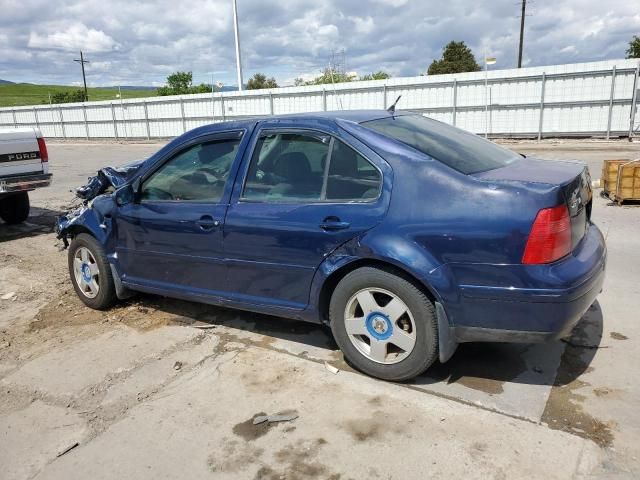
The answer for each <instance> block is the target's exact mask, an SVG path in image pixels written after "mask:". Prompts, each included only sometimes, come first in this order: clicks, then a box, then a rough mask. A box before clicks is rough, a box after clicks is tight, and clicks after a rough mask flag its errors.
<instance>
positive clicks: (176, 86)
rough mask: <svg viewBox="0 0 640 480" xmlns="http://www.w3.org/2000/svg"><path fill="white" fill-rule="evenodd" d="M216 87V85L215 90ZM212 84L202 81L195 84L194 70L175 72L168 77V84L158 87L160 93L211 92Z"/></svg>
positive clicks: (162, 94)
mask: <svg viewBox="0 0 640 480" xmlns="http://www.w3.org/2000/svg"><path fill="white" fill-rule="evenodd" d="M215 90H216V88H215V87H214V91H215ZM209 92H211V85H207V84H206V83H201V84H200V85H193V73H192V72H175V73H172V74H171V75H169V76H168V77H167V85H166V86H164V87H159V88H158V95H161V96H167V95H188V94H191V93H209Z"/></svg>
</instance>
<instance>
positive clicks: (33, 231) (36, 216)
mask: <svg viewBox="0 0 640 480" xmlns="http://www.w3.org/2000/svg"><path fill="white" fill-rule="evenodd" d="M62 214H63V212H62V211H60V210H50V209H48V208H38V207H31V211H30V212H29V218H27V220H25V221H24V222H23V223H19V224H18V225H8V224H6V223H5V222H4V221H2V220H0V242H6V241H8V240H16V239H19V238H28V237H35V236H38V235H45V234H47V233H51V232H53V229H54V226H55V222H56V217H57V216H59V215H62Z"/></svg>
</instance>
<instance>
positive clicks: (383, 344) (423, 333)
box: [329, 267, 438, 381]
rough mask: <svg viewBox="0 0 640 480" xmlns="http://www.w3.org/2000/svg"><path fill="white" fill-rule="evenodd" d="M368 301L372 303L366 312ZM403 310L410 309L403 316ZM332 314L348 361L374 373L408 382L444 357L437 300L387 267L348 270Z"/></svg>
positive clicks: (336, 335)
mask: <svg viewBox="0 0 640 480" xmlns="http://www.w3.org/2000/svg"><path fill="white" fill-rule="evenodd" d="M371 299H373V302H374V303H370V302H371ZM389 299H390V300H389ZM387 301H388V303H386V302H387ZM363 305H365V306H367V305H368V306H367V308H366V311H365V308H363ZM381 305H382V306H381ZM369 307H373V308H372V309H371V308H369ZM405 308H406V310H405ZM367 312H370V313H367ZM399 312H404V313H402V314H401V315H400V316H399V317H398V313H399ZM329 317H330V321H331V331H332V332H333V336H334V338H335V340H336V343H337V344H338V346H339V347H340V349H341V350H342V353H343V354H344V356H345V358H346V360H347V361H348V362H349V363H350V364H351V365H352V366H354V367H355V368H357V369H358V370H360V371H362V372H364V373H366V374H367V375H370V376H372V377H376V378H380V379H382V380H390V381H402V380H408V379H410V378H413V377H415V376H417V375H419V374H421V373H422V372H424V371H425V370H426V369H427V368H429V366H431V364H432V363H433V362H434V361H435V359H436V358H437V356H438V322H437V318H436V313H435V308H434V305H433V303H432V302H431V301H430V300H429V298H427V296H426V295H425V294H424V293H423V292H422V291H421V290H420V289H418V288H416V287H415V286H414V285H413V284H412V283H410V282H408V281H407V280H405V279H404V278H401V277H399V276H397V275H394V274H393V273H390V272H388V271H386V270H382V269H379V268H372V267H363V268H359V269H357V270H354V271H353V272H351V273H349V274H347V275H346V276H345V277H344V278H343V279H342V280H340V282H339V283H338V285H337V286H336V288H335V290H334V292H333V295H332V296H331V303H330V306H329ZM396 317H397V318H396ZM348 330H349V331H348ZM412 342H413V343H412ZM400 346H402V347H403V348H400Z"/></svg>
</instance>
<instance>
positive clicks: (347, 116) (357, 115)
mask: <svg viewBox="0 0 640 480" xmlns="http://www.w3.org/2000/svg"><path fill="white" fill-rule="evenodd" d="M414 114H415V113H414V112H409V111H400V110H398V111H396V112H395V114H394V115H395V116H400V115H414ZM390 116H392V114H391V113H389V112H388V111H387V110H335V111H328V112H310V113H288V114H283V115H268V116H264V117H253V118H252V117H249V118H244V119H241V120H228V121H226V122H219V123H212V124H209V125H206V126H205V127H203V128H207V127H208V128H211V129H212V130H218V129H220V128H227V127H228V126H230V125H233V126H234V127H240V128H243V127H248V126H250V125H253V124H255V123H257V122H263V121H271V120H319V119H321V120H332V121H336V120H344V121H348V122H354V123H362V122H368V121H370V120H377V119H380V118H387V117H390Z"/></svg>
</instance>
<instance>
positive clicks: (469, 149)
mask: <svg viewBox="0 0 640 480" xmlns="http://www.w3.org/2000/svg"><path fill="white" fill-rule="evenodd" d="M361 125H362V126H363V127H366V128H370V129H371V130H375V131H376V132H378V133H381V134H382V135H385V136H387V137H390V138H393V139H395V140H398V141H400V142H402V143H405V144H407V145H409V146H410V147H413V148H415V149H416V150H418V151H420V152H422V153H425V154H427V155H429V156H430V157H433V158H434V159H436V160H438V161H440V162H442V163H444V164H445V165H448V166H449V167H451V168H453V169H455V170H458V171H459V172H462V173H464V174H466V175H470V174H473V173H479V172H485V171H487V170H493V169H496V168H500V167H504V166H505V165H508V164H509V163H512V162H514V161H516V160H518V159H519V158H521V157H520V156H519V155H517V154H516V153H514V152H512V151H511V150H507V149H506V148H502V147H500V146H499V145H496V144H495V143H493V142H490V141H489V140H485V139H484V138H482V137H479V136H477V135H474V134H472V133H469V132H466V131H464V130H461V129H459V128H455V127H452V126H450V125H447V124H445V123H442V122H438V121H436V120H432V119H430V118H426V117H424V116H422V115H401V116H397V117H388V118H381V119H378V120H371V121H368V122H362V124H361Z"/></svg>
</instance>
